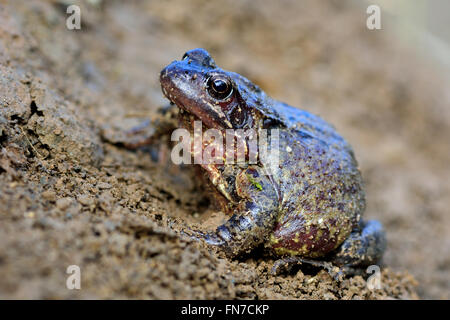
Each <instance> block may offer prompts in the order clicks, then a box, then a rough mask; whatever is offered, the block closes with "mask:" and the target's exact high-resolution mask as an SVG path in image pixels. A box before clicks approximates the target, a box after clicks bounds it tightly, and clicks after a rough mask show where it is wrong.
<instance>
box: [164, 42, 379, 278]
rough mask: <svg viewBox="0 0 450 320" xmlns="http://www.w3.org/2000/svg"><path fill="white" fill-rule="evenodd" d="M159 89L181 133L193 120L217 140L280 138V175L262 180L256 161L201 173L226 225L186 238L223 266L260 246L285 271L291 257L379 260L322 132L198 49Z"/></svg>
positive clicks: (349, 181) (350, 185)
mask: <svg viewBox="0 0 450 320" xmlns="http://www.w3.org/2000/svg"><path fill="white" fill-rule="evenodd" d="M217 79H218V80H219V81H216V80H217ZM160 82H161V87H162V91H163V93H164V95H165V96H166V97H167V98H168V99H169V100H170V101H171V102H172V103H173V104H174V105H175V106H176V107H178V108H179V109H180V123H181V124H182V125H183V126H184V127H186V128H188V129H190V130H192V128H193V126H192V124H193V121H195V120H201V121H202V123H203V126H204V127H205V129H207V128H215V129H219V130H221V132H223V134H224V135H225V130H226V129H244V130H246V129H253V130H255V131H256V132H257V133H260V132H261V130H263V129H278V130H279V132H280V140H279V141H280V144H279V166H278V167H277V168H275V169H273V168H271V169H272V170H271V171H270V174H267V172H269V171H268V168H267V167H266V165H265V164H264V163H262V162H261V161H259V162H258V163H257V164H245V163H244V164H239V165H238V164H233V163H227V162H225V163H224V164H208V165H202V168H203V169H204V171H205V172H206V174H207V177H208V178H209V180H210V181H211V182H212V184H213V186H214V187H215V188H216V192H217V194H218V197H220V198H222V199H226V202H228V208H229V212H231V214H232V215H231V218H230V219H229V220H228V221H227V222H226V223H224V224H223V225H221V226H219V227H218V228H217V230H215V231H211V232H209V233H201V232H193V233H192V236H193V237H196V238H199V239H204V240H205V241H206V242H208V243H210V244H212V245H215V246H218V247H220V248H221V249H223V251H224V252H225V253H226V254H227V255H228V256H229V257H236V256H239V255H242V254H244V253H248V252H250V251H251V250H253V249H254V248H255V247H256V246H259V245H261V244H264V246H265V247H266V248H267V249H269V250H271V251H272V252H273V253H274V254H275V255H276V256H279V257H291V258H289V259H288V260H286V261H288V262H289V261H290V262H292V261H295V258H293V257H298V259H304V260H303V261H307V259H313V260H308V261H314V263H316V264H317V263H321V262H322V261H327V262H326V263H331V265H336V266H339V267H342V268H344V267H348V268H350V267H355V266H364V265H367V264H368V263H375V262H376V261H378V260H379V259H380V258H381V256H382V254H383V252H384V249H385V246H386V243H385V235H384V231H383V228H382V226H381V224H379V223H378V222H376V221H369V222H365V221H363V220H362V219H361V216H362V214H363V212H364V209H365V194H364V190H363V182H362V178H361V174H360V171H359V170H358V165H357V162H356V160H355V157H354V154H353V151H352V148H351V146H350V145H349V144H348V143H347V142H346V141H345V140H344V139H343V138H342V137H341V136H340V135H339V134H338V133H337V132H336V130H335V129H334V128H333V127H332V126H331V125H329V124H328V123H327V122H325V121H324V120H322V119H321V118H319V117H318V116H315V115H313V114H310V113H308V112H306V111H303V110H299V109H296V108H293V107H291V106H288V105H287V104H285V103H282V102H279V101H276V100H274V99H272V98H270V97H269V96H267V95H266V94H265V93H264V91H262V90H261V89H260V88H259V87H258V86H256V85H255V84H253V83H252V82H251V81H249V80H248V79H246V78H245V77H243V76H241V75H239V74H237V73H234V72H229V71H225V70H223V69H220V68H219V67H218V66H217V65H216V63H215V62H214V60H213V59H212V58H211V56H210V55H209V53H208V52H206V51H205V50H204V49H194V50H191V51H188V52H186V54H185V55H184V57H183V59H182V60H180V61H174V62H172V63H171V64H169V65H168V66H167V67H166V68H164V69H163V70H162V71H161V74H160ZM215 84H218V85H220V88H218V89H220V90H222V91H220V92H218V91H219V90H216V88H214V85H215ZM225 84H228V86H229V87H227V86H226V85H225ZM227 89H228V91H229V92H228V91H227ZM214 90H216V91H214ZM219 94H220V95H222V97H221V98H217V96H218V95H219ZM269 152H271V150H270V149H269ZM298 261H300V260H298ZM324 263H325V262H324ZM322 265H323V266H324V267H326V268H328V267H327V266H328V265H326V264H322ZM328 269H329V270H331V269H332V268H328Z"/></svg>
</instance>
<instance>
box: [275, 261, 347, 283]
mask: <svg viewBox="0 0 450 320" xmlns="http://www.w3.org/2000/svg"><path fill="white" fill-rule="evenodd" d="M297 264H308V265H311V266H314V267H318V268H323V269H325V270H326V271H327V272H328V274H329V275H330V276H331V277H332V278H333V279H335V280H336V281H339V282H340V281H342V280H344V277H345V276H346V275H347V273H346V270H345V269H342V268H339V267H337V266H334V265H333V264H332V263H330V262H326V261H317V260H311V259H305V258H301V257H295V256H294V257H287V258H283V259H279V260H277V261H275V263H274V265H273V267H272V269H271V270H270V273H271V274H272V275H279V274H281V273H282V272H283V271H286V272H289V271H290V270H291V269H292V267H293V266H295V265H297Z"/></svg>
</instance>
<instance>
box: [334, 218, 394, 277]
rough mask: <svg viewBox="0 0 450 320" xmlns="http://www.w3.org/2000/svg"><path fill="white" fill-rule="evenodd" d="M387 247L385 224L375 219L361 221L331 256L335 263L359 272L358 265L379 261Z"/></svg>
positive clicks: (364, 265)
mask: <svg viewBox="0 0 450 320" xmlns="http://www.w3.org/2000/svg"><path fill="white" fill-rule="evenodd" d="M385 249H386V236H385V233H384V230H383V226H382V225H381V223H380V222H378V221H375V220H369V221H361V222H360V223H359V226H358V228H357V229H356V230H354V231H353V232H352V233H351V234H350V236H349V237H348V238H347V239H346V240H345V241H344V242H343V243H342V244H341V245H340V246H339V247H338V248H337V249H336V251H335V252H333V253H332V255H331V256H330V257H329V261H331V262H332V263H333V264H335V265H337V266H340V267H343V268H347V269H349V273H352V274H358V267H359V268H361V267H367V266H369V265H373V264H375V263H377V261H378V260H380V259H381V257H382V256H383V253H384V250H385Z"/></svg>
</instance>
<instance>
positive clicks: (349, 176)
mask: <svg viewBox="0 0 450 320" xmlns="http://www.w3.org/2000/svg"><path fill="white" fill-rule="evenodd" d="M274 103H276V104H277V105H276V108H275V109H276V110H277V112H278V113H279V116H280V119H283V120H284V123H285V125H286V128H284V129H282V130H280V159H279V160H280V171H279V172H278V175H277V176H278V181H277V183H278V184H279V190H280V196H281V203H280V214H279V216H278V220H277V223H276V226H275V229H274V232H273V234H272V236H271V241H270V244H271V246H272V248H273V249H275V252H277V253H278V254H292V255H302V256H310V257H319V256H322V255H324V254H326V253H327V252H330V251H332V250H333V249H335V248H336V247H337V246H338V245H339V244H340V243H342V241H344V240H345V239H346V238H347V237H348V235H349V234H350V232H351V231H352V229H353V227H354V226H355V225H356V223H357V221H358V220H359V217H360V215H361V214H362V212H363V211H364V206H365V200H364V191H363V184H362V178H361V174H360V172H359V170H358V167H357V162H356V160H355V157H354V154H353V151H352V149H351V147H350V145H349V144H348V143H347V142H346V141H345V140H344V139H343V138H342V137H341V136H340V135H339V134H338V133H337V132H336V130H335V129H334V128H333V127H332V126H331V125H330V124H328V123H327V122H326V121H324V120H323V119H321V118H320V117H318V116H315V115H313V114H311V113H309V112H307V111H304V110H299V109H296V108H293V107H291V106H288V105H286V104H284V103H281V102H276V101H274Z"/></svg>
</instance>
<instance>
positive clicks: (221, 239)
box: [194, 166, 279, 257]
mask: <svg viewBox="0 0 450 320" xmlns="http://www.w3.org/2000/svg"><path fill="white" fill-rule="evenodd" d="M236 192H237V194H238V195H239V196H240V197H241V198H242V200H241V201H240V202H239V204H238V205H237V208H236V209H235V210H234V214H233V215H232V217H231V218H230V219H229V220H228V221H227V222H225V223H224V224H223V225H221V226H219V227H218V228H217V229H216V230H215V231H214V232H208V233H202V232H195V233H196V235H195V236H194V237H196V238H202V239H204V240H205V241H206V242H207V243H209V244H211V245H215V246H219V247H220V248H221V249H222V250H223V251H224V252H225V254H226V255H227V256H228V257H235V256H239V255H241V254H244V253H248V252H250V251H251V250H252V249H254V248H255V247H256V246H258V245H259V244H261V243H262V242H264V241H265V240H266V238H267V237H268V236H269V234H270V232H272V230H273V226H274V224H275V220H276V217H277V213H278V201H279V200H278V193H277V191H276V186H275V185H274V183H273V181H272V179H271V178H270V176H268V175H265V174H264V172H263V170H262V169H261V168H260V167H256V166H253V167H249V168H247V169H245V170H243V171H242V172H241V173H240V174H239V175H238V176H237V178H236Z"/></svg>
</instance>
